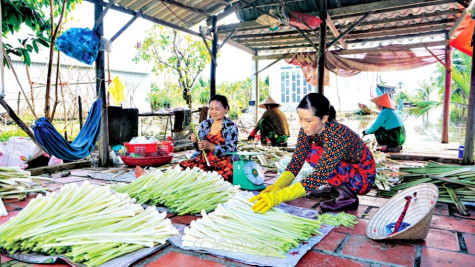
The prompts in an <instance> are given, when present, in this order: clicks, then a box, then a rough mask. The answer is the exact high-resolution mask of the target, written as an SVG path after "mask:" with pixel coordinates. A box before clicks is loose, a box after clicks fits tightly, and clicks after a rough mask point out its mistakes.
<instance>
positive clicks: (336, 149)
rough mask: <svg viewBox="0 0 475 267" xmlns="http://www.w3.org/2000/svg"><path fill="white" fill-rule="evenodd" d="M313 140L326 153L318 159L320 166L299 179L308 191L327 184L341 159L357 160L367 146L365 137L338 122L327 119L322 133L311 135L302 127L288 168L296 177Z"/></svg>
mask: <svg viewBox="0 0 475 267" xmlns="http://www.w3.org/2000/svg"><path fill="white" fill-rule="evenodd" d="M312 142H313V143H315V144H316V145H318V146H321V147H323V152H322V154H321V157H320V159H319V160H318V166H317V167H316V168H314V171H313V172H312V173H311V174H310V175H309V176H307V177H305V178H304V179H302V180H301V181H300V182H301V183H302V186H303V187H304V188H305V191H307V193H310V192H311V191H313V190H315V189H317V188H318V187H319V186H320V185H322V184H324V183H325V182H326V180H327V179H328V176H329V175H330V174H331V173H332V172H333V170H334V169H335V167H336V165H337V164H338V163H340V161H345V162H348V163H350V164H353V163H358V162H359V161H360V159H361V157H362V155H363V151H364V149H365V145H364V143H363V140H361V138H360V137H359V136H358V135H357V134H356V133H355V132H353V131H352V130H351V129H350V128H348V127H347V126H345V125H343V124H340V123H338V122H336V121H332V122H327V123H326V124H325V129H324V130H323V132H322V133H321V134H314V135H312V136H308V135H307V134H305V133H304V131H303V129H302V128H300V132H299V136H298V139H297V145H296V148H295V152H294V154H293V155H292V159H291V161H290V163H289V165H287V168H286V169H285V170H286V171H290V172H292V173H293V174H294V176H297V174H298V173H299V172H300V169H301V168H302V166H303V164H304V161H305V159H306V158H307V155H308V154H309V153H310V150H311V148H312Z"/></svg>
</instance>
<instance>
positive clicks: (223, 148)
mask: <svg viewBox="0 0 475 267" xmlns="http://www.w3.org/2000/svg"><path fill="white" fill-rule="evenodd" d="M213 121H214V120H213V119H211V118H210V119H207V120H204V121H202V122H201V123H200V128H199V129H198V136H199V137H200V140H207V139H208V134H209V132H210V131H211V125H213ZM238 134H239V132H238V127H237V125H236V123H235V122H233V121H232V120H230V119H228V118H224V121H223V125H222V126H221V135H222V136H223V138H224V140H225V144H224V145H216V148H215V149H214V152H213V154H214V155H216V156H218V157H222V156H226V153H228V152H236V151H237V143H238ZM193 147H194V148H195V150H196V151H195V153H193V155H192V156H191V158H192V159H194V158H196V157H198V156H199V155H200V153H201V152H200V150H199V149H198V144H197V143H193ZM231 159H232V161H236V160H239V157H238V156H237V155H233V156H231Z"/></svg>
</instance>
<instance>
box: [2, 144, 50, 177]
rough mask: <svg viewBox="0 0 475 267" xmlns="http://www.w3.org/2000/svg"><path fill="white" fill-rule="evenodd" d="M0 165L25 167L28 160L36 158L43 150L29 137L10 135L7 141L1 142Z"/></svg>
mask: <svg viewBox="0 0 475 267" xmlns="http://www.w3.org/2000/svg"><path fill="white" fill-rule="evenodd" d="M1 149H2V159H1V162H0V166H7V167H8V166H20V168H23V169H24V168H26V167H27V166H28V164H26V163H27V162H28V161H30V160H32V159H36V158H37V157H39V156H41V155H42V154H43V151H42V150H41V148H40V147H38V146H37V145H36V144H35V143H34V142H33V141H32V140H31V139H30V138H27V137H17V136H13V137H10V139H9V140H8V143H3V144H2V146H1Z"/></svg>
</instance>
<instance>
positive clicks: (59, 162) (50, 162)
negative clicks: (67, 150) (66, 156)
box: [48, 156, 63, 166]
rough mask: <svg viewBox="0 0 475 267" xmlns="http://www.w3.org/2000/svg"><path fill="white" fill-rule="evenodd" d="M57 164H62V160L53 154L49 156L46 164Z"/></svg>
mask: <svg viewBox="0 0 475 267" xmlns="http://www.w3.org/2000/svg"><path fill="white" fill-rule="evenodd" d="M59 164H63V160H62V159H58V158H57V157H55V156H51V158H50V159H49V161H48V166H54V165H59Z"/></svg>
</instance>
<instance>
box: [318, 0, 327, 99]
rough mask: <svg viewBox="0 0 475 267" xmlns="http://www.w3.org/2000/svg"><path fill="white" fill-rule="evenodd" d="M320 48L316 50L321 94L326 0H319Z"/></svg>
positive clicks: (319, 91) (323, 67)
mask: <svg viewBox="0 0 475 267" xmlns="http://www.w3.org/2000/svg"><path fill="white" fill-rule="evenodd" d="M320 20H321V21H322V23H321V24H320V49H319V50H318V83H317V87H318V88H317V89H318V93H320V94H323V93H324V92H323V87H324V84H323V83H324V80H325V50H326V43H327V0H320Z"/></svg>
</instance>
